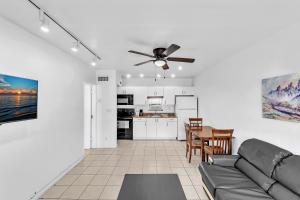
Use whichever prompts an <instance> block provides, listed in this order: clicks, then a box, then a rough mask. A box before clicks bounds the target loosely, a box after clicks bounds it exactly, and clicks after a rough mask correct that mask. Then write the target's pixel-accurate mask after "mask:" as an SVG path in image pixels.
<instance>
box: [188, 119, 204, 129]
mask: <svg viewBox="0 0 300 200" xmlns="http://www.w3.org/2000/svg"><path fill="white" fill-rule="evenodd" d="M189 121H190V128H191V129H202V124H203V119H202V118H189Z"/></svg>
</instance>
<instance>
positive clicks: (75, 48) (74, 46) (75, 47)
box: [71, 40, 79, 52]
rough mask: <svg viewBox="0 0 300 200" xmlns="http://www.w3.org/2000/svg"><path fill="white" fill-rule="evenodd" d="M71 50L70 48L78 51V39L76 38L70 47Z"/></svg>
mask: <svg viewBox="0 0 300 200" xmlns="http://www.w3.org/2000/svg"><path fill="white" fill-rule="evenodd" d="M71 50H72V51H73V52H77V51H79V41H78V40H77V41H76V42H75V43H74V45H73V46H72V47H71Z"/></svg>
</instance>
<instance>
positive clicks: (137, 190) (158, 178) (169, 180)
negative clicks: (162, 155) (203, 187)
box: [118, 174, 186, 200]
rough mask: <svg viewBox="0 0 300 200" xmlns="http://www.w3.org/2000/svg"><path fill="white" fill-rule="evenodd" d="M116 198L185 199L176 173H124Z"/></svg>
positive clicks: (132, 199)
mask: <svg viewBox="0 0 300 200" xmlns="http://www.w3.org/2000/svg"><path fill="white" fill-rule="evenodd" d="M118 200H186V197H185V195H184V191H183V189H182V186H181V184H180V181H179V178H178V176H177V174H126V175H125V178H124V181H123V184H122V187H121V191H120V193H119V196H118Z"/></svg>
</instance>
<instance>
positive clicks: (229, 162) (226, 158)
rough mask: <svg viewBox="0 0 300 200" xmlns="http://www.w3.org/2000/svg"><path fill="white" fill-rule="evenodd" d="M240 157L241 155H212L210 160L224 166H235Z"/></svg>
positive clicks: (211, 162)
mask: <svg viewBox="0 0 300 200" xmlns="http://www.w3.org/2000/svg"><path fill="white" fill-rule="evenodd" d="M239 157H240V156H239V155H211V156H209V157H208V162H209V163H210V164H214V165H220V166H223V167H234V164H235V163H236V161H237V160H238V159H239Z"/></svg>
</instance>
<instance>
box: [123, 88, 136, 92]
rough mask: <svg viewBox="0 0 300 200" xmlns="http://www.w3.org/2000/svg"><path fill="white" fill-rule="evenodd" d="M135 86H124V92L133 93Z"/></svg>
mask: <svg viewBox="0 0 300 200" xmlns="http://www.w3.org/2000/svg"><path fill="white" fill-rule="evenodd" d="M135 89H136V87H125V90H126V94H134V91H135Z"/></svg>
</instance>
